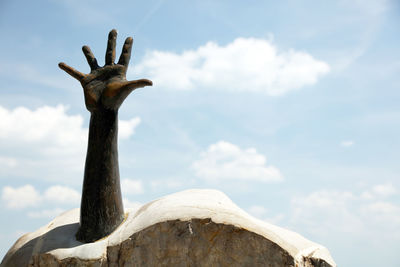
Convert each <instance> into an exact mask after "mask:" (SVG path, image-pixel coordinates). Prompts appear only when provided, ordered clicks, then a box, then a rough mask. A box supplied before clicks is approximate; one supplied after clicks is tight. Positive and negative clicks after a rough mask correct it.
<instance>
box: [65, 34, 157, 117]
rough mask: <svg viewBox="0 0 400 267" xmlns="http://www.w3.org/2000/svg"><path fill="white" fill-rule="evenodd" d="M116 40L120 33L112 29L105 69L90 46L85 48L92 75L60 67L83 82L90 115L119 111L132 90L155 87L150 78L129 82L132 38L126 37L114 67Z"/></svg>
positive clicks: (84, 51)
mask: <svg viewBox="0 0 400 267" xmlns="http://www.w3.org/2000/svg"><path fill="white" fill-rule="evenodd" d="M116 39H117V31H116V30H112V31H111V32H110V33H109V35H108V44H107V51H106V57H105V59H106V60H105V65H104V66H103V67H100V66H99V65H98V64H97V60H96V58H95V57H94V56H93V53H92V51H91V50H90V48H89V47H88V46H83V47H82V50H83V53H84V54H85V56H86V59H87V62H88V63H89V66H90V68H91V72H90V73H89V74H83V73H81V72H79V71H77V70H75V69H74V68H72V67H70V66H68V65H67V64H65V63H60V64H58V66H59V67H60V68H61V69H63V70H64V71H66V72H67V73H68V74H70V75H71V76H72V77H74V78H75V79H77V80H78V81H80V83H81V84H82V87H83V91H84V94H85V104H86V108H87V109H88V110H89V111H91V112H92V111H95V110H96V109H98V108H106V109H112V110H118V108H119V107H120V106H121V104H122V102H123V101H124V100H125V98H126V97H127V96H128V95H129V94H130V93H131V92H132V91H133V90H135V89H137V88H140V87H145V86H149V85H152V84H153V83H152V82H151V81H150V80H147V79H140V80H135V81H127V80H126V71H127V69H128V64H129V60H130V57H131V50H132V43H133V39H132V37H128V38H126V40H125V44H124V46H123V48H122V53H121V56H120V58H119V61H118V63H117V64H115V63H114V60H115V46H116Z"/></svg>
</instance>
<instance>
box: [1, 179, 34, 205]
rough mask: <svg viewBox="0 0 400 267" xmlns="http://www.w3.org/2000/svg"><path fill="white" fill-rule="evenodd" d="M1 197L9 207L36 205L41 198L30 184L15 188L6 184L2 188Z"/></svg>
mask: <svg viewBox="0 0 400 267" xmlns="http://www.w3.org/2000/svg"><path fill="white" fill-rule="evenodd" d="M1 199H2V201H3V202H4V203H5V205H6V207H7V208H9V209H23V208H26V207H31V206H37V205H38V204H39V203H40V202H41V200H42V199H41V196H40V194H39V192H38V191H36V189H35V188H34V187H33V186H31V185H24V186H21V187H17V188H13V187H11V186H6V187H4V188H3V190H2V194H1Z"/></svg>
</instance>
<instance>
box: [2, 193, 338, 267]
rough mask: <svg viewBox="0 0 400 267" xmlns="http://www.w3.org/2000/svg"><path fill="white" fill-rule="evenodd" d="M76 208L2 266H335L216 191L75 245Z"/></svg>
mask: <svg viewBox="0 0 400 267" xmlns="http://www.w3.org/2000/svg"><path fill="white" fill-rule="evenodd" d="M78 218H79V210H78V209H76V210H72V211H69V212H66V213H64V214H62V215H60V216H59V217H57V218H56V219H55V220H53V221H52V222H51V223H50V224H49V225H47V226H45V227H43V228H41V229H39V230H37V231H36V232H34V233H31V234H27V235H25V236H23V237H21V238H20V239H19V240H18V241H17V242H16V243H15V244H14V246H13V247H12V248H11V249H10V251H9V252H8V253H7V255H6V256H5V258H4V259H3V261H2V263H1V266H2V267H3V266H110V267H111V266H276V267H278V266H292V267H295V266H296V267H297V266H298V267H300V266H304V267H309V266H316V267H317V266H318V267H325V266H336V265H335V263H334V261H333V260H332V258H331V257H330V255H329V252H328V251H327V250H326V249H325V248H324V247H323V246H321V245H318V244H315V243H313V242H311V241H309V240H307V239H305V238H303V237H301V236H300V235H298V234H296V233H294V232H291V231H288V230H285V229H283V228H280V227H277V226H273V225H270V224H267V223H265V222H262V221H259V220H257V219H255V218H253V217H251V216H249V215H248V214H246V213H245V212H244V211H242V210H241V209H239V208H238V207H237V206H236V205H234V204H233V203H232V202H231V201H230V200H229V198H227V197H226V196H225V195H224V194H223V193H221V192H218V191H215V190H188V191H183V192H180V193H176V194H173V195H170V196H166V197H164V198H162V199H159V200H156V201H153V202H150V203H149V204H146V205H144V206H143V207H142V208H140V209H139V210H138V211H136V212H135V211H129V213H128V216H127V219H126V221H125V222H124V223H123V224H122V225H121V226H120V227H119V228H118V229H117V230H116V231H115V232H114V233H112V234H111V235H110V236H108V237H106V238H104V239H101V240H99V241H97V242H94V243H89V244H83V243H80V242H79V241H76V239H75V237H74V234H75V232H76V230H77V229H78V221H77V219H78Z"/></svg>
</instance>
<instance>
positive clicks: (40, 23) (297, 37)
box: [0, 0, 400, 266]
mask: <svg viewBox="0 0 400 267" xmlns="http://www.w3.org/2000/svg"><path fill="white" fill-rule="evenodd" d="M399 22H400V5H399V3H398V2H397V1H390V0H367V1H366V0H363V1H361V0H360V1H344V0H334V1H263V2H261V1H211V0H202V1H166V0H165V1H162V0H154V1H153V0H149V1H115V3H114V2H113V3H111V2H110V1H94V0H85V1H78V0H59V1H55V0H47V1H46V0H40V1H18V0H17V1H11V0H5V1H1V3H0V32H1V36H2V38H1V39H2V40H1V42H0V79H1V81H2V83H1V84H0V210H1V214H2V215H1V218H2V219H1V222H0V224H1V230H0V257H3V256H4V254H5V253H6V251H7V250H8V248H9V247H10V246H11V245H12V244H13V243H14V242H15V240H16V239H17V238H18V237H19V236H20V235H22V234H23V233H26V232H29V231H34V230H36V229H37V228H39V227H40V226H42V225H45V224H46V223H47V222H48V221H49V220H51V218H53V217H54V216H56V215H57V214H59V213H61V212H63V211H65V210H68V209H71V208H75V207H79V202H80V191H81V184H82V179H83V167H84V160H85V153H86V145H87V132H88V119H89V113H88V112H87V110H86V109H85V107H84V101H83V92H82V89H81V87H80V84H79V83H78V82H77V81H75V80H74V79H73V78H71V77H69V76H67V75H66V74H65V73H64V72H62V71H61V70H60V69H58V67H57V64H58V62H61V61H64V62H66V63H67V64H69V65H71V66H73V67H75V68H77V69H78V70H80V71H82V72H88V71H89V67H88V65H87V63H86V60H85V58H84V56H83V54H82V52H81V47H82V46H83V45H85V44H86V45H89V46H90V47H91V49H92V51H93V53H94V54H95V56H96V57H97V58H98V61H99V63H100V64H103V63H104V53H105V48H106V40H107V34H108V32H109V31H110V30H111V29H112V28H116V29H118V33H119V38H118V40H117V51H118V52H117V53H118V54H119V51H120V50H121V47H122V44H123V41H124V39H125V38H126V37H128V36H133V37H134V48H133V57H132V60H131V66H130V69H129V71H128V79H138V78H149V79H152V80H153V82H154V86H153V87H146V88H143V89H138V90H137V91H135V92H133V93H132V94H131V95H130V96H129V98H128V99H127V100H126V101H125V103H124V105H123V106H122V108H121V109H120V129H119V152H120V173H121V180H122V191H123V198H124V203H125V206H126V207H138V206H140V205H141V204H143V203H146V202H148V201H151V200H153V199H154V198H158V197H161V196H164V195H166V194H169V193H173V192H176V191H180V190H184V189H189V188H215V189H219V190H221V191H223V192H224V193H225V194H227V195H228V196H229V197H230V198H231V199H232V200H233V201H234V202H235V203H236V204H237V205H238V206H240V207H241V208H243V209H244V210H246V211H247V212H249V213H250V214H252V215H254V216H255V217H258V218H260V219H262V220H265V221H268V222H272V223H274V224H277V225H279V226H282V227H286V228H289V229H292V230H294V231H296V232H298V233H300V234H302V235H303V236H305V237H306V238H309V239H311V240H313V241H315V242H318V243H321V244H323V245H325V246H326V247H327V248H328V249H329V250H330V252H331V254H332V256H333V258H334V259H335V261H336V262H337V263H338V265H339V266H398V252H399V251H400V179H399V178H400V164H399V159H400V141H399V136H400V105H399V102H400V90H399V86H400V78H399V73H400V53H399V52H400V51H399V50H400V49H399V41H400V40H399V38H400V34H399V27H398V26H399ZM117 56H118V55H117Z"/></svg>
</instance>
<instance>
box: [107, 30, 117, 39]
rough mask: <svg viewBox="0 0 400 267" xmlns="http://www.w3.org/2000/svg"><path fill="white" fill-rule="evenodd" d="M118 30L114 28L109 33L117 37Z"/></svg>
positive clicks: (110, 35)
mask: <svg viewBox="0 0 400 267" xmlns="http://www.w3.org/2000/svg"><path fill="white" fill-rule="evenodd" d="M117 33H118V32H117V30H116V29H112V30H111V31H110V33H109V35H108V36H109V37H116V36H117Z"/></svg>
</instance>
